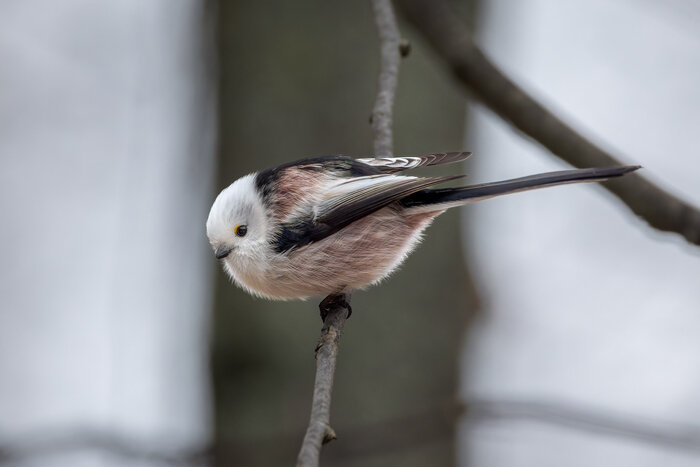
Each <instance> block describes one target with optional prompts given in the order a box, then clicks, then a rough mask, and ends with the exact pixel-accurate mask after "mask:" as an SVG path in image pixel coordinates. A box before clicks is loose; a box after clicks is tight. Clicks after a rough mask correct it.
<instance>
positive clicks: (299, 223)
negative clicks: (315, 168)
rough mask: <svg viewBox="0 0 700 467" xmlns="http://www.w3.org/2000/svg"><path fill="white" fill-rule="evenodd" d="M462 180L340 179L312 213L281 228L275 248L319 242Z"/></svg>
mask: <svg viewBox="0 0 700 467" xmlns="http://www.w3.org/2000/svg"><path fill="white" fill-rule="evenodd" d="M462 177H463V175H453V176H449V177H430V178H425V177H405V176H400V175H390V174H379V175H368V176H363V177H354V178H350V179H342V178H339V179H337V180H336V181H335V182H332V183H330V184H328V185H327V186H326V187H325V188H324V189H323V192H322V193H321V194H320V196H321V199H317V200H316V202H315V204H314V207H313V210H311V211H309V212H307V213H306V214H302V215H298V216H297V217H295V218H294V219H292V220H290V221H288V222H286V223H284V224H283V225H281V229H280V231H279V233H278V234H277V236H276V238H275V241H274V248H275V250H276V251H277V252H279V253H283V252H287V251H292V250H295V249H297V248H301V247H303V246H304V245H308V244H309V243H312V242H317V241H320V240H322V239H324V238H326V237H328V236H329V235H332V234H334V233H336V232H338V231H339V230H341V229H342V228H344V227H346V226H348V225H350V224H351V223H353V222H355V221H357V220H359V219H362V218H363V217H365V216H368V215H370V214H372V213H373V212H376V211H378V210H380V209H382V208H384V207H386V206H389V205H390V204H392V203H394V202H397V201H399V200H401V199H403V198H405V197H407V196H410V195H412V194H414V193H417V192H419V191H421V190H424V189H425V188H428V187H430V186H433V185H437V184H439V183H443V182H447V181H450V180H454V179H457V178H462Z"/></svg>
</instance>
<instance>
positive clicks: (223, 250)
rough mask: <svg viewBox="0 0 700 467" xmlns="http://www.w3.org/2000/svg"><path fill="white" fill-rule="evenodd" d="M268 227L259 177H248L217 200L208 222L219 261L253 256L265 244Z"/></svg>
mask: <svg viewBox="0 0 700 467" xmlns="http://www.w3.org/2000/svg"><path fill="white" fill-rule="evenodd" d="M267 224H268V223H267V217H266V212H265V205H264V203H263V200H262V197H261V196H260V193H259V192H258V190H257V188H256V185H255V175H254V174H251V175H246V176H245V177H242V178H239V179H238V180H236V181H235V182H233V183H232V184H231V185H229V186H228V187H227V188H225V189H224V190H223V191H222V192H221V193H219V196H217V197H216V200H215V201H214V204H213V205H212V207H211V211H209V218H208V219H207V237H209V243H210V244H211V246H212V248H213V249H214V254H215V255H216V257H217V258H218V259H223V258H227V257H229V256H230V257H232V258H234V257H249V256H251V255H252V254H253V253H254V252H256V251H258V250H259V249H260V248H261V246H262V245H263V244H264V243H265V241H266V238H267V227H268V226H267Z"/></svg>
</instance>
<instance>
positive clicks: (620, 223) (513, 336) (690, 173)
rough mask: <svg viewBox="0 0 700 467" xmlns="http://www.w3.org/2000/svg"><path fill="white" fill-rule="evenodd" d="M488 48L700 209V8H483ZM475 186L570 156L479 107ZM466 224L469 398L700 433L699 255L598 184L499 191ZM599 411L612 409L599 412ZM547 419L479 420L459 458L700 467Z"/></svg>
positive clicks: (541, 1) (467, 423)
mask: <svg viewBox="0 0 700 467" xmlns="http://www.w3.org/2000/svg"><path fill="white" fill-rule="evenodd" d="M478 23H479V25H480V32H479V36H478V42H479V43H480V44H481V45H482V46H483V47H484V49H485V50H486V52H487V53H488V54H489V55H490V56H491V57H492V59H493V60H494V61H495V62H496V63H497V64H498V65H499V66H500V67H502V69H504V70H505V71H506V72H507V73H508V74H510V75H511V76H512V77H513V78H514V79H515V80H516V81H517V82H518V83H520V84H521V85H522V86H523V87H524V88H525V89H526V90H528V91H530V92H532V93H533V94H534V95H535V96H536V97H537V98H539V99H541V100H542V101H543V102H544V103H545V104H546V105H547V106H549V107H550V109H552V110H554V111H555V113H557V114H558V115H559V116H561V117H563V118H564V120H565V121H567V122H569V123H571V124H572V125H573V126H574V127H575V128H577V129H578V130H580V131H581V132H582V133H583V134H584V135H586V136H587V137H589V138H591V139H592V140H593V141H595V142H596V143H597V144H599V145H601V146H602V147H604V148H606V149H610V150H612V151H613V152H614V153H616V154H619V155H622V157H623V160H624V162H627V163H633V164H641V165H643V166H644V167H645V169H644V171H643V175H644V176H646V177H649V178H650V179H652V180H654V181H656V182H658V183H660V184H661V185H662V186H663V187H665V188H667V189H669V190H670V191H671V192H673V193H675V194H677V195H680V196H682V197H684V198H685V199H686V200H689V201H690V202H692V203H693V204H694V205H696V206H700V157H699V156H700V153H699V152H700V150H699V149H698V148H699V147H700V141H699V140H698V135H699V130H700V3H697V2H694V1H690V0H671V1H667V2H653V1H639V0H618V1H615V2H610V1H606V0H592V1H588V0H587V1H574V0H569V1H563V2H551V1H546V0H524V1H521V2H511V1H507V0H491V1H488V2H485V4H484V8H483V10H482V17H481V18H480V20H479V21H478ZM470 112H471V113H470V115H471V123H470V127H469V132H468V134H469V135H470V138H469V139H468V141H467V143H466V144H467V146H468V147H469V149H470V150H473V151H474V152H475V156H473V158H472V160H471V161H470V165H469V167H471V168H472V169H473V168H476V172H477V173H476V174H475V175H473V176H472V180H476V179H478V180H494V179H504V178H510V177H515V176H522V175H527V174H530V173H535V172H540V171H549V170H558V169H562V168H565V167H566V166H565V165H564V164H563V163H562V162H559V161H558V160H555V158H553V157H551V156H550V155H549V154H548V153H547V152H546V150H545V149H543V148H542V147H540V146H538V145H537V144H536V143H534V142H533V141H531V140H528V139H526V138H524V137H522V136H521V135H520V134H518V132H517V131H516V130H514V129H512V128H511V127H510V126H509V125H508V124H506V123H504V122H503V121H501V120H500V119H499V118H498V117H496V116H494V115H493V114H492V113H491V112H490V111H489V110H487V109H485V108H483V107H481V106H475V107H473V108H471V109H470ZM463 219H464V228H465V231H467V232H469V233H470V234H471V235H472V236H471V237H470V240H469V251H470V252H471V254H472V255H473V258H470V259H471V260H473V261H474V262H475V263H474V270H475V271H478V277H477V281H478V285H479V289H480V293H481V298H482V300H483V310H482V313H481V316H480V318H479V319H478V321H477V323H476V325H475V326H473V328H472V329H471V331H470V333H469V336H468V339H467V340H466V342H467V343H466V344H465V348H464V354H463V388H462V396H463V398H464V399H465V400H467V401H470V400H486V401H519V402H526V403H529V402H537V403H546V404H555V405H556V406H557V407H560V406H563V407H568V408H574V409H576V410H582V411H583V412H584V413H593V414H597V415H601V416H603V417H604V418H605V417H613V418H616V419H619V418H620V417H622V418H623V419H624V420H627V421H628V422H631V423H633V424H634V423H641V424H642V425H644V426H652V427H655V428H658V427H661V428H664V427H666V428H667V430H666V431H665V432H667V433H671V430H673V429H678V428H680V429H681V432H684V431H683V430H685V429H686V428H693V427H695V428H700V421H699V420H700V338H699V336H700V254H699V253H700V250H698V248H697V247H693V246H689V245H687V244H685V243H684V240H682V239H681V237H680V236H678V235H673V234H662V233H659V232H656V231H653V230H652V229H650V228H648V227H647V226H645V225H644V224H643V223H642V222H641V221H640V220H638V219H636V218H635V217H634V216H633V215H631V213H630V212H629V211H628V210H627V209H626V208H625V207H624V206H623V205H622V203H620V202H619V201H618V200H617V199H616V198H614V197H613V196H612V195H611V194H609V193H607V192H606V191H605V190H603V189H601V188H600V187H597V186H593V185H578V186H564V187H558V188H552V189H546V190H542V191H536V192H529V193H525V194H520V195H517V196H512V197H505V198H499V199H497V200H492V201H486V202H484V203H480V204H478V205H475V206H473V207H471V208H470V209H468V210H466V212H465V214H464V217H463ZM597 415H596V416H597ZM596 431H600V430H597V429H593V430H584V429H580V428H571V427H569V428H567V427H562V426H561V425H559V424H557V423H548V422H542V421H537V420H532V419H515V418H508V417H506V418H494V417H486V418H484V419H469V418H467V419H465V420H464V422H463V423H462V424H461V430H460V435H459V439H460V453H459V458H460V463H461V465H465V466H466V465H488V466H494V467H500V466H560V465H567V466H591V465H615V466H636V467H639V466H658V465H666V466H691V465H692V466H695V465H700V451H698V449H697V446H696V449H695V451H694V452H690V451H689V450H684V449H678V448H674V447H671V446H669V445H666V444H661V443H656V442H649V441H648V440H647V441H644V440H639V439H631V438H629V437H624V436H617V435H614V434H612V433H602V432H600V433H597V432H596Z"/></svg>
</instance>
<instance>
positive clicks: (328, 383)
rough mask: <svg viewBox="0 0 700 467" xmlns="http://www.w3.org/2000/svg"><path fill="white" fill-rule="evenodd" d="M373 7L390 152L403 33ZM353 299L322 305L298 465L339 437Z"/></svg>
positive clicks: (376, 121) (383, 140)
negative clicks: (338, 400)
mask: <svg viewBox="0 0 700 467" xmlns="http://www.w3.org/2000/svg"><path fill="white" fill-rule="evenodd" d="M372 8H373V10H374V17H375V23H376V26H377V32H378V35H379V42H380V47H381V54H380V55H381V58H380V63H379V84H378V90H377V98H376V100H375V103H374V109H373V110H372V118H371V124H372V131H373V133H374V153H375V154H376V155H382V156H390V155H392V154H393V135H392V125H393V109H394V95H395V93H396V83H397V80H398V75H399V61H400V59H401V57H400V51H399V47H400V35H399V29H398V27H397V26H396V16H395V15H394V10H393V8H392V6H391V1H390V0H372ZM349 302H350V296H349V295H346V294H339V295H334V294H331V295H329V296H328V297H326V298H325V299H323V301H322V302H321V304H320V305H319V308H320V310H321V318H322V319H323V328H322V329H321V337H320V338H319V341H318V345H317V346H316V380H315V382H314V395H313V400H312V402H311V417H310V419H309V426H308V427H307V429H306V434H305V435H304V441H303V442H302V445H301V450H300V451H299V456H298V457H297V467H317V466H318V465H319V457H320V455H321V446H323V444H325V443H327V442H329V441H332V440H334V439H335V438H336V435H335V431H333V428H331V426H330V408H331V393H332V390H333V376H334V374H335V363H336V358H337V356H338V343H339V341H340V336H341V335H342V333H343V328H344V327H345V320H347V318H348V317H349V316H350V313H352V309H351V308H350V303H349Z"/></svg>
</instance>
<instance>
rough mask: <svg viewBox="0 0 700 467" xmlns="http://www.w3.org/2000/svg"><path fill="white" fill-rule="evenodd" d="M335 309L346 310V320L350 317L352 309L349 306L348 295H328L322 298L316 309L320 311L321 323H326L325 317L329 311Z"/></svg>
mask: <svg viewBox="0 0 700 467" xmlns="http://www.w3.org/2000/svg"><path fill="white" fill-rule="evenodd" d="M336 308H347V310H348V318H349V317H350V315H352V307H351V306H350V294H344V293H339V294H330V295H329V296H327V297H326V298H324V299H323V300H322V301H321V303H319V305H318V309H319V310H320V311H321V321H324V322H325V321H326V316H328V313H330V312H331V310H334V309H336Z"/></svg>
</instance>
